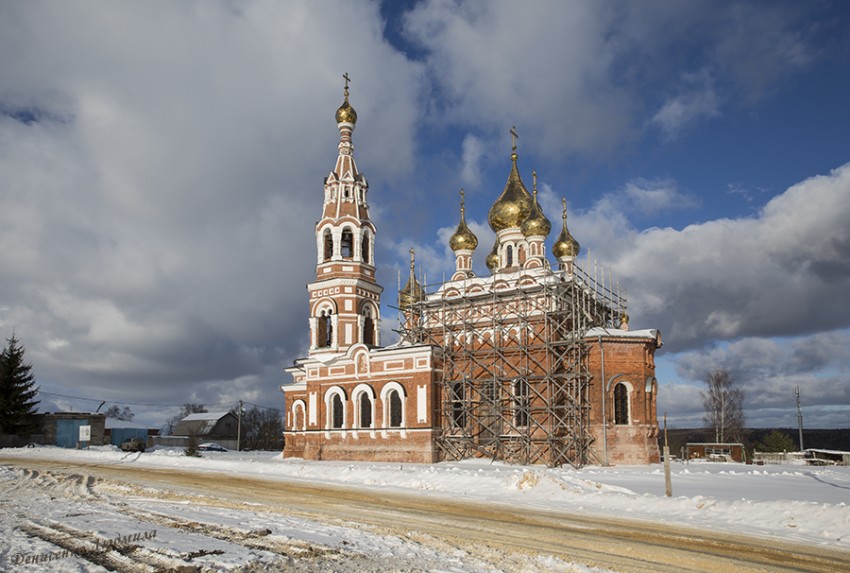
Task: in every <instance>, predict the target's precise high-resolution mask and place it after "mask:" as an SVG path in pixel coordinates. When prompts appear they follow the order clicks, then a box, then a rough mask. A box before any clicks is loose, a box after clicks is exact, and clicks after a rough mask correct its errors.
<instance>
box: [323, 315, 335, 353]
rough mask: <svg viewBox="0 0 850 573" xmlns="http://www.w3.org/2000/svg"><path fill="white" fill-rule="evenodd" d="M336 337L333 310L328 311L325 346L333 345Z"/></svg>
mask: <svg viewBox="0 0 850 573" xmlns="http://www.w3.org/2000/svg"><path fill="white" fill-rule="evenodd" d="M333 339H334V322H333V311H332V310H329V311H328V316H327V319H326V320H325V346H333Z"/></svg>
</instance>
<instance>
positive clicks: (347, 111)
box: [336, 77, 357, 125]
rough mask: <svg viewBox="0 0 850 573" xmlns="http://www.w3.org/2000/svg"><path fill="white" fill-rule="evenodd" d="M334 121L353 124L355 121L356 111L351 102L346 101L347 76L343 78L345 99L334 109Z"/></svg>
mask: <svg viewBox="0 0 850 573" xmlns="http://www.w3.org/2000/svg"><path fill="white" fill-rule="evenodd" d="M336 122H337V123H350V124H352V125H354V124H355V123H357V112H356V111H354V108H353V107H351V104H350V103H348V78H347V77H346V78H345V101H344V102H342V105H341V106H339V109H338V110H336Z"/></svg>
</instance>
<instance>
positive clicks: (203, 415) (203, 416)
mask: <svg viewBox="0 0 850 573" xmlns="http://www.w3.org/2000/svg"><path fill="white" fill-rule="evenodd" d="M229 413H230V412H198V413H196V414H189V415H188V416H186V417H185V418H183V419H182V420H180V421H181V422H195V421H198V420H205V421H206V420H213V421H215V422H218V421H219V420H221V419H222V418H224V417H225V416H227V415H228V414H229Z"/></svg>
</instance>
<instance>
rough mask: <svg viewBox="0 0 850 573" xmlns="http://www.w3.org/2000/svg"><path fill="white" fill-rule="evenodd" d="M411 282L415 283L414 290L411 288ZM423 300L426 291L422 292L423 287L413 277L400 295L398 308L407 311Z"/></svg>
mask: <svg viewBox="0 0 850 573" xmlns="http://www.w3.org/2000/svg"><path fill="white" fill-rule="evenodd" d="M411 280H412V281H413V288H412V289H411V286H410V281H411ZM423 298H425V291H423V290H422V285H420V284H419V281H418V280H416V277H411V278H410V279H409V280H408V281H407V284H406V285H404V288H403V289H401V291H399V293H398V307H399V308H400V309H401V310H407V309H408V308H410V307H411V306H412V305H413V303H414V302H419V301H420V300H422V299H423Z"/></svg>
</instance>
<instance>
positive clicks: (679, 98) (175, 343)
mask: <svg viewBox="0 0 850 573" xmlns="http://www.w3.org/2000/svg"><path fill="white" fill-rule="evenodd" d="M848 29H850V8H848V7H847V6H846V5H845V3H843V2H828V1H819V2H808V3H799V2H767V1H763V2H762V1H756V2H738V3H722V4H718V3H716V2H708V1H706V2H701V1H692V2H676V1H663V0H657V1H648V2H641V3H639V4H638V3H633V2H625V1H622V2H554V1H553V2H524V3H516V2H500V1H493V2H483V1H480V2H454V1H449V0H425V1H422V2H407V3H399V2H392V3H390V2H386V3H377V2H366V1H360V2H324V3H309V2H303V3H280V2H273V1H271V0H265V1H263V0H255V1H246V2H241V3H236V4H234V3H231V2H226V1H224V0H222V1H214V0H207V1H200V0H198V1H195V2H181V3H170V2H124V3H112V2H61V3H58V2H43V1H38V0H36V1H31V2H14V3H4V4H3V5H2V6H0V50H2V53H4V54H13V55H14V57H7V58H3V60H2V62H0V200H2V205H3V208H2V209H0V268H2V269H3V272H2V273H0V334H3V336H4V337H5V336H9V335H10V334H11V331H12V329H15V332H16V334H17V336H18V337H19V338H20V340H21V342H22V343H23V344H24V345H25V347H26V349H27V355H28V357H29V359H30V360H31V361H32V362H33V364H34V368H35V373H36V375H37V377H38V380H39V384H40V385H41V388H42V390H43V391H44V392H45V393H43V394H42V396H41V399H42V406H43V407H44V409H45V410H56V409H65V408H75V409H90V408H95V407H97V405H98V404H99V402H100V401H101V400H106V401H107V403H108V404H112V403H117V404H119V405H120V406H123V405H131V407H132V408H133V410H134V411H135V412H136V413H137V416H138V417H139V419H140V420H143V421H145V422H147V423H149V424H151V425H160V424H162V423H163V422H164V421H165V420H166V419H167V418H169V417H170V416H171V415H173V414H174V413H175V412H176V409H177V406H178V405H179V404H182V403H185V402H189V401H191V402H202V403H205V404H207V405H209V406H210V407H230V406H232V405H233V404H235V403H236V402H237V401H238V400H240V399H242V400H245V401H246V402H248V403H253V404H261V405H275V404H277V405H280V404H281V403H282V400H281V395H280V392H279V390H278V386H279V385H280V384H281V383H283V382H285V381H286V378H285V375H284V374H283V373H282V371H281V369H282V367H284V366H286V365H288V364H291V362H292V360H293V359H294V358H297V357H299V356H302V355H304V354H305V353H306V344H307V336H306V325H307V300H306V292H305V289H304V285H305V284H306V283H307V282H309V281H310V280H312V278H313V276H314V264H315V251H314V249H315V246H314V242H313V234H312V233H313V224H314V222H315V221H316V219H317V218H318V216H319V213H320V206H321V195H322V178H323V177H324V176H326V175H327V173H328V171H329V170H330V169H331V168H332V166H333V164H334V159H335V155H336V142H337V138H338V132H337V130H336V125H335V123H334V120H333V117H334V116H333V114H334V112H335V110H336V108H337V107H338V106H339V104H340V103H341V101H342V85H343V82H342V74H343V73H345V72H347V73H349V74H350V76H351V78H352V83H351V103H352V104H353V105H354V107H355V108H356V109H357V112H358V116H359V121H358V125H357V130H356V131H355V133H354V143H355V156H356V158H357V162H358V166H359V168H360V169H361V171H362V172H364V173H365V175H366V177H367V178H368V179H369V182H370V202H371V210H372V217H373V219H374V220H375V221H376V224H377V226H378V239H377V240H378V244H377V250H376V256H377V260H378V264H379V267H380V268H379V280H380V281H381V282H382V284H383V285H384V287H385V291H384V300H385V305H384V311H383V313H384V314H383V327H384V330H385V332H386V333H387V334H388V335H389V334H391V332H390V331H391V329H392V327H393V326H394V321H395V315H394V311H393V309H392V308H391V307H390V306H389V304H388V303H392V302H393V300H394V299H395V296H396V287H397V276H398V272H399V270H400V269H404V268H406V257H407V251H408V249H409V248H410V247H411V246H414V247H415V248H416V250H417V260H418V262H419V263H420V264H421V266H422V269H423V271H424V272H426V273H427V275H428V277H429V280H430V281H435V280H439V278H441V277H442V274H443V273H444V272H445V273H450V272H451V270H452V269H453V259H452V256H451V252H450V251H449V250H448V246H447V239H448V236H449V235H450V234H451V232H452V231H453V229H454V227H455V226H456V224H457V217H458V190H459V189H460V188H461V187H463V188H464V189H465V190H466V197H467V220H468V221H469V222H470V225H471V226H472V228H473V230H474V231H475V232H476V233H477V234H478V237H479V240H480V244H481V245H483V246H482V247H480V248H479V250H480V251H482V252H480V253H476V265H477V267H476V269H477V271H478V272H479V274H484V273H485V272H486V269H485V268H484V266H483V264H482V261H483V255H485V254H486V250H487V248H486V247H487V246H489V245H490V244H491V243H492V240H493V234H492V231H490V230H489V228H488V227H487V225H486V215H487V210H488V209H489V207H490V205H491V204H492V202H493V201H494V200H495V199H496V197H497V196H498V195H499V193H500V192H501V190H502V188H503V187H504V183H505V180H506V178H507V174H508V169H509V167H510V163H509V155H510V144H511V140H510V135H509V133H508V130H509V129H510V128H511V126H516V128H517V131H518V132H519V140H518V153H519V167H520V170H521V173H522V176H523V178H524V180H525V182H526V184H527V185H530V184H531V171H532V170H536V171H537V173H538V176H539V186H540V196H541V202H542V204H543V206H544V209H545V212H546V214H547V215H548V217H549V219H550V220H552V221H553V222H554V223H555V225H554V226H555V227H557V226H558V220H559V210H560V209H559V206H560V198H561V196H565V197H566V199H567V204H568V210H569V223H570V229H571V231H572V232H573V234H574V235H575V236H576V238H577V239H578V240H579V242H580V243H581V245H582V257H586V256H587V254H588V251H589V253H590V257H591V259H590V261H589V262H588V261H587V259H586V258H585V259H584V264H590V265H593V264H594V261H596V262H597V263H596V264H599V265H601V266H603V267H604V268H605V269H606V272H610V273H611V274H612V275H613V276H614V277H615V279H616V280H618V281H619V282H620V284H621V285H622V288H623V289H625V291H626V292H627V294H628V297H629V309H630V315H631V317H632V326H633V328H660V329H661V330H662V333H663V335H664V339H665V346H664V348H663V349H662V351H661V352H660V353H659V356H658V358H659V359H658V369H659V375H658V378H659V381H660V382H661V384H662V385H661V391H660V394H659V411H660V412H664V411H667V412H668V413H669V421H670V423H671V425H673V426H679V427H688V426H699V425H700V424H701V417H702V407H701V400H700V396H699V391H700V389H701V384H702V383H701V380H702V379H703V377H704V376H705V373H706V372H707V371H708V370H710V369H712V368H727V369H729V370H730V371H731V372H732V373H733V375H734V376H735V377H736V379H737V380H738V382H739V383H740V385H741V386H742V387H743V388H744V390H745V392H746V396H747V397H746V400H745V407H746V414H747V417H748V422H749V424H750V425H751V426H754V427H765V426H777V425H780V426H788V427H791V426H794V425H795V424H796V414H795V410H794V393H793V388H794V387H795V386H797V385H799V386H800V387H801V391H802V400H803V406H804V415H805V418H806V419H805V421H806V425H807V426H809V427H847V426H848V424H850V381H848V378H850V297H848V296H847V292H850V229H848V225H847V222H848V220H850V163H848V162H850V145H848V144H849V143H850V136H848V133H849V132H850V112H848V108H847V104H846V102H847V101H850V73H848V72H850V34H848ZM553 234H554V233H553ZM550 244H551V241H550ZM47 392H50V394H47ZM68 396H71V397H79V398H84V399H83V400H81V399H78V398H68Z"/></svg>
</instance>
